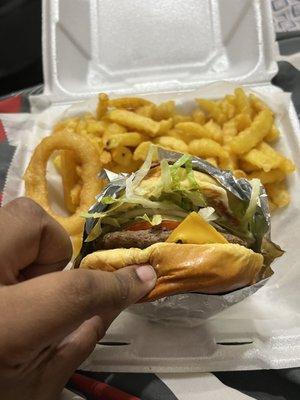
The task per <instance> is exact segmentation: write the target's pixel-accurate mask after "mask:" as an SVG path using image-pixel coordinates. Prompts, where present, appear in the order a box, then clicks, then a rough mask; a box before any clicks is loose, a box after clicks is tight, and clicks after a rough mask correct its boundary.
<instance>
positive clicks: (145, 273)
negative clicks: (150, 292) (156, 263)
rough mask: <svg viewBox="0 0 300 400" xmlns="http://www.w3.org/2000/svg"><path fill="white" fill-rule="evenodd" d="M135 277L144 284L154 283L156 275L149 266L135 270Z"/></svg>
mask: <svg viewBox="0 0 300 400" xmlns="http://www.w3.org/2000/svg"><path fill="white" fill-rule="evenodd" d="M136 273H137V276H138V277H139V278H140V280H141V281H142V282H144V283H148V282H152V281H156V278H157V276H156V273H155V270H154V268H153V267H151V265H142V266H141V267H138V268H137V269H136Z"/></svg>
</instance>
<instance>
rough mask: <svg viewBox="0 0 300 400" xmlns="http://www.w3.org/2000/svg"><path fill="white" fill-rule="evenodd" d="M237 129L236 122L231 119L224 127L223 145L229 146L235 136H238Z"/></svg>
mask: <svg viewBox="0 0 300 400" xmlns="http://www.w3.org/2000/svg"><path fill="white" fill-rule="evenodd" d="M237 133H238V132H237V128H236V121H235V120H234V118H233V119H231V120H230V121H227V122H225V123H224V125H223V135H222V138H223V144H225V145H227V144H228V143H229V142H230V141H231V140H232V138H233V137H234V136H236V135H237Z"/></svg>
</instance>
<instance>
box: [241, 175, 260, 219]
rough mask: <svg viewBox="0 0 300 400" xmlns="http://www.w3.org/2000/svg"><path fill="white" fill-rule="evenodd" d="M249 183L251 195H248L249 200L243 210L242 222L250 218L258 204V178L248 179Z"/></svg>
mask: <svg viewBox="0 0 300 400" xmlns="http://www.w3.org/2000/svg"><path fill="white" fill-rule="evenodd" d="M250 184H251V186H252V191H251V197H250V201H249V205H248V208H247V210H246V212H245V215H244V218H243V220H244V222H246V223H248V222H250V221H251V220H252V217H253V215H254V214H255V211H256V208H257V205H258V201H259V194H260V187H261V183H260V180H259V179H252V180H251V181H250Z"/></svg>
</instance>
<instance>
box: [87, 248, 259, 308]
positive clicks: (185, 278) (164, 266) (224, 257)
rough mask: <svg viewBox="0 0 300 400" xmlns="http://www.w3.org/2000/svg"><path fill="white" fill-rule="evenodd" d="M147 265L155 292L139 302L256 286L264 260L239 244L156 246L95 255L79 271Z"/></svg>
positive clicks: (88, 258)
mask: <svg viewBox="0 0 300 400" xmlns="http://www.w3.org/2000/svg"><path fill="white" fill-rule="evenodd" d="M141 264H150V265H152V267H153V268H154V269H155V271H156V274H157V283H156V286H155V287H154V289H153V290H152V291H151V292H150V293H149V294H148V295H147V296H146V297H144V298H143V299H142V300H141V302H146V301H153V300H156V299H159V298H162V297H165V296H170V295H174V294H179V293H186V292H199V293H206V294H219V293H226V292H229V291H233V290H236V289H239V288H242V287H244V286H248V285H252V284H254V283H256V281H257V279H258V275H259V272H260V270H261V268H262V266H263V256H262V255H261V254H257V253H254V252H253V251H252V250H250V249H247V248H246V247H244V246H240V245H238V244H220V243H215V244H201V245H199V244H198V245H196V244H176V243H156V244H154V245H152V246H150V247H148V248H146V249H144V250H141V249H137V248H131V249H114V250H103V251H96V252H94V253H91V254H89V255H87V256H86V257H85V258H83V260H82V261H81V264H80V268H86V269H93V270H102V271H110V272H113V271H116V270H117V269H119V268H124V267H126V266H129V265H141Z"/></svg>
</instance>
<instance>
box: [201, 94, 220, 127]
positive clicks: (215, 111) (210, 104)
mask: <svg viewBox="0 0 300 400" xmlns="http://www.w3.org/2000/svg"><path fill="white" fill-rule="evenodd" d="M196 102H197V104H198V105H199V106H200V107H201V108H202V109H203V110H204V111H206V112H207V113H208V115H209V116H211V117H212V119H213V120H214V121H216V122H217V123H218V124H219V125H223V123H224V122H225V121H226V115H225V114H224V113H223V112H222V110H221V109H220V107H219V106H218V104H217V103H216V102H214V101H212V100H207V99H196Z"/></svg>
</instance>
